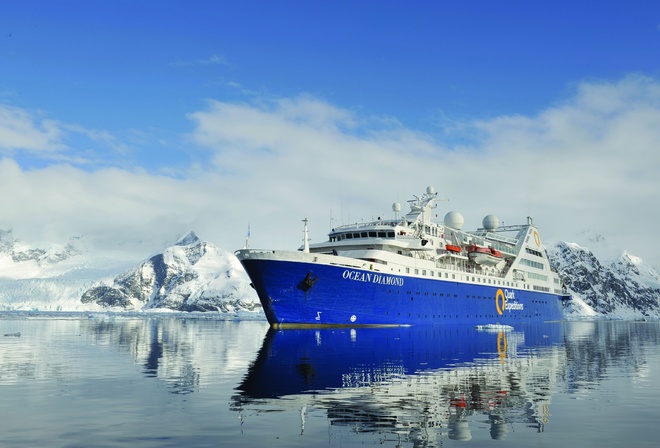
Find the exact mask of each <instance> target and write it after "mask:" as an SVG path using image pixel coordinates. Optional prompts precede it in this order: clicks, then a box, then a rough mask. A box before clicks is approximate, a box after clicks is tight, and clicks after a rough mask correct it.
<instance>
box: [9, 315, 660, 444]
mask: <svg viewBox="0 0 660 448" xmlns="http://www.w3.org/2000/svg"><path fill="white" fill-rule="evenodd" d="M658 440H660V323H658V322H632V321H579V322H555V323H545V324H540V325H528V326H525V325H521V326H515V325H514V326H513V327H494V328H474V327H470V326H429V327H408V328H335V329H310V330H283V331H272V330H269V328H268V325H267V324H266V323H265V322H262V321H254V320H252V321H237V320H223V319H221V318H219V317H217V318H214V317H209V316H195V317H193V318H190V317H185V316H180V315H176V316H169V315H147V316H138V315H104V314H93V315H88V314H52V315H42V314H33V313H5V314H1V315H0V446H1V447H125V446H130V447H135V448H143V447H225V446H227V447H230V446H231V447H311V446H320V447H357V446H360V447H363V446H391V447H440V446H443V447H447V446H500V447H502V446H507V447H529V446H545V447H554V446H558V447H572V446H579V447H620V446H624V445H625V446H631V447H632V446H635V447H639V446H649V447H650V446H653V447H655V446H657V444H658Z"/></svg>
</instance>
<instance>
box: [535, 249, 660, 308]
mask: <svg viewBox="0 0 660 448" xmlns="http://www.w3.org/2000/svg"><path fill="white" fill-rule="evenodd" d="M547 253H548V258H549V259H550V264H551V266H552V267H553V269H555V270H556V271H557V272H558V273H559V275H560V276H561V277H562V279H563V280H564V282H565V283H566V286H567V287H568V288H569V289H570V290H571V291H572V292H573V293H574V294H577V295H579V296H580V297H581V298H582V299H583V300H584V301H585V302H586V303H587V304H588V305H589V306H591V307H592V308H593V309H594V310H595V311H597V312H599V313H603V314H613V313H614V314H616V312H617V311H619V312H620V311H625V310H632V311H635V312H638V313H639V314H642V315H645V316H648V315H660V275H659V274H658V272H657V271H655V270H654V269H652V268H649V267H647V266H645V265H644V264H643V263H642V261H641V260H640V259H638V258H635V257H632V256H630V255H628V254H626V253H623V255H621V257H620V258H619V259H618V260H615V261H612V262H610V263H601V262H600V261H599V260H598V259H597V258H596V257H595V256H594V254H593V253H592V252H591V251H590V250H588V249H585V248H583V247H580V246H578V245H576V244H571V243H566V242H563V241H562V242H558V243H554V244H553V245H550V246H548V247H547Z"/></svg>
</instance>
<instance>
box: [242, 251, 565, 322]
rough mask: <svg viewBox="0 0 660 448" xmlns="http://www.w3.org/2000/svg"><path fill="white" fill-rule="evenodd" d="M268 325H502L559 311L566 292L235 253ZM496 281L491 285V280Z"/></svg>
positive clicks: (558, 314)
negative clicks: (244, 255)
mask: <svg viewBox="0 0 660 448" xmlns="http://www.w3.org/2000/svg"><path fill="white" fill-rule="evenodd" d="M241 262H242V264H243V266H244V268H245V270H246V271H247V273H248V275H249V276H250V278H251V280H252V282H253V285H254V288H255V289H256V291H257V294H258V295H259V298H260V300H261V303H262V305H263V308H264V311H265V313H266V317H267V318H268V321H269V322H270V323H271V325H273V326H276V327H285V326H300V325H302V326H313V325H350V326H370V325H433V324H446V323H469V324H475V325H481V324H508V325H512V324H513V323H515V322H540V321H548V320H558V319H562V318H563V302H564V301H565V300H567V299H568V297H567V296H563V295H560V294H552V293H547V292H541V291H533V290H529V289H523V288H515V287H511V286H505V284H506V283H505V282H504V281H502V280H501V279H497V280H496V279H493V284H490V285H489V284H477V283H469V282H461V281H452V280H445V279H439V278H437V277H436V278H424V277H414V276H405V275H392V274H385V273H381V272H377V271H372V270H361V269H356V268H352V267H347V266H340V265H329V264H321V263H312V262H303V261H299V260H296V261H286V260H281V259H268V258H265V259H249V258H248V259H243V260H241ZM498 280H499V281H500V284H497V283H496V282H497V281H498Z"/></svg>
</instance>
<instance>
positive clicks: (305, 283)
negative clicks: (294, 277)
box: [298, 272, 319, 292]
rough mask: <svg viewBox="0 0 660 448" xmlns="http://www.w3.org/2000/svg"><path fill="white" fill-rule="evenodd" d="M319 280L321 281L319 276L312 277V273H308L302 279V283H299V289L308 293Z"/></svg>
mask: <svg viewBox="0 0 660 448" xmlns="http://www.w3.org/2000/svg"><path fill="white" fill-rule="evenodd" d="M318 279H319V276H318V275H317V276H316V277H312V273H311V272H308V273H307V275H306V276H305V278H304V279H302V281H301V282H300V283H298V288H299V289H302V290H303V291H305V292H307V291H309V290H310V288H311V287H312V286H314V283H316V280H318Z"/></svg>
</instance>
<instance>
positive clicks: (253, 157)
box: [0, 0, 660, 267]
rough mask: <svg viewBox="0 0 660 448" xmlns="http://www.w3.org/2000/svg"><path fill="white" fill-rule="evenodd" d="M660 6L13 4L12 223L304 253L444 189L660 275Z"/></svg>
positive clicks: (5, 75) (5, 210) (3, 20)
mask: <svg viewBox="0 0 660 448" xmlns="http://www.w3.org/2000/svg"><path fill="white" fill-rule="evenodd" d="M658 167H660V3H658V2H657V1H646V0H639V1H636V2H632V3H630V2H614V1H602V2H594V1H581V0H572V1H561V0H559V1H557V0H554V1H544V0H540V1H535V2H529V1H516V0H512V1H478V0H476V1H470V2H465V1H462V2H461V1H443V2H439V1H417V2H400V1H389V0H383V1H378V2H368V1H363V2H356V1H343V0H335V1H332V2H330V1H287V0H284V1H278V2H272V1H250V0H247V1H242V2H224V1H217V0H213V1H206V0H198V1H195V2H188V1H176V0H172V1H159V2H156V1H142V2H135V1H121V0H113V1H102V0H99V1H93V2H92V1H86V0H84V1H83V0H80V1H76V0H71V1H67V0H61V1H40V0H33V1H30V2H25V1H23V0H3V1H2V2H0V191H1V192H2V193H1V194H0V229H2V230H7V229H11V230H12V231H13V233H14V235H15V236H16V237H18V238H20V239H21V240H23V241H29V242H35V243H36V242H42V241H43V242H61V241H66V240H67V239H68V238H69V237H70V236H73V235H76V236H84V238H85V240H86V241H87V243H88V245H90V246H92V247H94V248H99V249H103V248H107V249H113V250H120V251H126V252H127V253H135V254H144V256H147V255H148V254H149V253H151V252H153V251H157V250H159V249H161V248H162V246H163V245H164V244H167V243H171V242H173V241H175V240H176V239H177V238H178V237H179V236H180V235H182V234H184V233H186V232H187V231H189V230H194V231H195V232H196V233H197V234H198V235H199V236H200V238H202V239H204V240H207V241H210V242H212V243H214V244H216V245H217V246H219V247H221V248H224V249H227V250H230V251H233V250H236V249H239V248H241V247H243V245H244V243H245V237H246V233H247V231H248V228H249V229H250V246H251V247H255V248H257V247H259V248H269V249H270V248H277V249H286V248H290V249H296V248H298V247H299V246H300V245H301V244H302V223H301V220H302V219H304V218H308V219H309V226H310V237H311V239H312V241H311V242H312V243H314V242H321V241H325V240H326V239H327V233H328V231H329V230H330V228H332V227H334V226H338V225H341V224H348V223H352V222H360V221H370V220H371V219H374V218H376V217H383V218H392V217H393V212H392V208H391V207H392V203H393V202H400V203H402V204H403V207H404V210H406V209H407V205H406V201H407V200H408V199H410V198H412V196H413V195H415V194H417V195H419V194H421V193H423V192H424V190H425V189H426V187H427V186H429V185H432V186H434V187H435V189H436V190H437V191H438V192H439V196H438V197H439V198H440V199H441V201H439V203H438V207H437V209H436V214H437V218H436V219H437V220H438V222H441V221H442V218H443V216H444V215H445V214H446V213H447V212H449V211H450V210H457V211H460V212H461V213H462V214H463V215H464V217H465V227H464V228H465V229H476V228H477V227H481V225H482V224H481V223H482V218H483V217H484V216H486V215H488V214H495V215H497V216H498V217H499V219H500V221H503V222H504V223H505V224H518V223H525V222H526V217H527V216H531V217H532V218H533V219H534V223H535V224H536V225H537V226H538V227H539V232H540V234H541V238H542V239H543V240H544V241H553V240H564V241H572V242H582V241H583V240H584V241H586V242H585V243H583V244H584V245H586V246H587V247H588V246H589V241H588V238H587V236H589V235H601V237H603V238H605V241H607V243H608V244H609V245H610V246H611V247H613V248H615V249H616V250H617V251H618V250H625V251H627V252H628V253H630V254H633V255H635V256H638V257H641V258H642V259H644V261H646V262H648V263H650V264H651V265H653V266H656V267H660V251H659V250H658V249H659V243H658V242H657V241H658V239H657V236H656V233H655V230H656V224H657V223H658V222H659V221H660V175H659V174H658Z"/></svg>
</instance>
